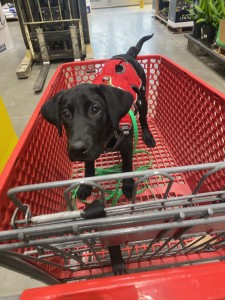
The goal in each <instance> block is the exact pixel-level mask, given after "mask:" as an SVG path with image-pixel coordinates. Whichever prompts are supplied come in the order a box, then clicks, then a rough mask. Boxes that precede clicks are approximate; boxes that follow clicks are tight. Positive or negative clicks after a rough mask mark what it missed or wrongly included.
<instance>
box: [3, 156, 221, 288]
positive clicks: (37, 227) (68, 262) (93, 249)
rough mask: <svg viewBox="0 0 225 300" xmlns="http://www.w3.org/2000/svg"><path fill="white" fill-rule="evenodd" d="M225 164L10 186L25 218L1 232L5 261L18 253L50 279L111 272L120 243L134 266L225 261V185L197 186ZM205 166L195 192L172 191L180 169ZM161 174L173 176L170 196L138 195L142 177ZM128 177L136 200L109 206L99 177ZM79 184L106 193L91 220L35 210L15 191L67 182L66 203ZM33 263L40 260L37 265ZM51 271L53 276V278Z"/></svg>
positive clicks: (82, 213) (128, 262)
mask: <svg viewBox="0 0 225 300" xmlns="http://www.w3.org/2000/svg"><path fill="white" fill-rule="evenodd" d="M224 168H225V163H224V162H220V163H210V164H204V165H194V166H185V167H174V168H168V169H161V170H160V169H159V170H157V171H156V170H148V171H143V172H139V173H138V172H131V173H123V174H113V175H107V176H101V177H100V176H99V177H98V176H96V177H92V178H91V179H90V178H86V179H83V180H80V179H74V180H72V181H64V182H63V181H62V182H54V183H45V184H37V185H34V186H24V187H17V188H14V189H11V190H10V191H9V193H8V195H9V196H10V198H11V199H12V200H13V202H14V203H15V204H16V205H17V206H18V208H17V209H18V210H22V211H23V212H24V213H25V219H24V220H17V219H16V216H15V215H14V216H13V224H14V225H15V226H18V225H19V226H20V227H19V228H17V229H14V230H9V231H4V232H1V233H0V242H1V244H0V262H1V264H3V265H5V266H9V264H12V263H13V262H14V260H15V261H16V263H17V264H18V261H20V262H23V263H24V264H26V265H27V264H28V266H29V268H28V269H29V271H28V273H29V274H30V275H32V272H34V271H37V273H38V275H36V277H37V278H38V279H40V280H43V281H45V282H48V283H49V282H52V280H53V282H55V280H61V281H69V280H80V279H87V278H95V277H102V276H107V275H109V274H112V270H111V266H110V253H109V250H108V249H109V248H108V247H111V246H114V245H120V247H121V251H122V256H123V260H124V262H125V264H126V268H127V271H128V272H130V273H131V272H135V271H143V270H147V269H161V268H166V267H171V266H182V265H187V264H193V263H199V262H207V261H218V260H224V259H225V251H224V247H225V202H224V193H225V192H224V187H221V190H217V191H203V192H201V193H199V191H200V190H201V189H202V187H203V186H204V182H205V181H206V180H207V179H208V178H209V177H210V176H215V175H216V174H217V172H221V171H223V170H224ZM200 171H201V172H202V174H203V175H202V177H201V178H200V180H199V182H198V183H197V184H196V187H195V188H194V189H193V191H192V193H191V194H188V195H185V194H184V195H181V196H177V195H173V193H172V194H171V193H170V191H171V189H172V187H173V176H174V174H176V173H177V172H179V173H186V172H189V173H190V172H200ZM158 174H161V176H165V177H166V178H167V179H168V185H167V187H165V192H164V197H162V199H153V200H151V201H143V202H136V191H137V189H138V184H139V183H141V182H143V181H144V180H150V178H151V177H152V176H154V175H158ZM128 177H135V178H136V185H135V189H134V194H133V198H132V201H131V202H130V204H126V205H120V206H115V207H107V206H105V202H104V189H103V186H102V185H101V184H102V183H104V181H108V180H110V179H111V180H112V179H115V178H120V179H123V178H128ZM137 178H139V179H138V180H137ZM81 183H89V184H92V185H93V186H95V187H97V189H99V190H100V192H101V193H100V195H99V196H98V197H99V199H100V200H96V201H97V202H98V203H100V204H101V206H102V209H103V210H104V213H105V216H104V217H100V218H94V219H89V218H88V217H87V214H86V211H67V212H61V213H56V214H49V215H41V216H32V214H31V213H32V212H30V211H29V210H28V208H27V206H26V205H25V204H22V203H21V202H20V200H19V198H18V196H17V193H20V192H25V191H30V190H38V188H40V189H43V188H54V187H58V186H61V187H67V188H66V189H65V191H64V196H65V200H66V202H67V204H68V203H69V202H68V201H69V192H70V191H71V189H72V188H74V187H75V186H77V185H79V184H81ZM99 183H101V184H99ZM16 215H17V213H16ZM21 225H23V226H24V227H21ZM6 258H7V259H6ZM32 263H33V264H35V265H38V270H37V267H36V266H33V265H32ZM32 268H33V269H35V268H36V269H35V270H33V269H32ZM42 270H43V271H42ZM57 270H58V271H57ZM56 271H57V272H56ZM52 272H53V274H54V278H53V279H52V278H51V277H50V279H49V276H51V273H52ZM57 273H58V274H59V275H58V277H57V276H56V274H57ZM43 274H44V275H43ZM46 274H47V275H46ZM46 276H47V277H46Z"/></svg>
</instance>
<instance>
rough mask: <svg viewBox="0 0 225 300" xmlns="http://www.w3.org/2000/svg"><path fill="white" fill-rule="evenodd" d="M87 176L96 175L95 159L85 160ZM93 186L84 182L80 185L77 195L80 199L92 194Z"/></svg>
mask: <svg viewBox="0 0 225 300" xmlns="http://www.w3.org/2000/svg"><path fill="white" fill-rule="evenodd" d="M84 176H85V177H92V176H95V162H94V161H88V162H85V175H84ZM91 191H92V187H91V186H89V185H85V184H82V185H81V186H80V187H79V190H78V192H77V197H78V198H79V199H82V200H85V199H86V198H87V197H88V196H90V195H91Z"/></svg>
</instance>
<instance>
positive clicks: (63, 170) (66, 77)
mask: <svg viewBox="0 0 225 300" xmlns="http://www.w3.org/2000/svg"><path fill="white" fill-rule="evenodd" d="M138 59H139V61H140V63H141V64H142V66H143V67H144V69H145V72H146V76H147V91H146V92H147V99H148V109H149V110H148V121H149V126H150V128H151V131H152V133H153V135H154V137H155V139H156V143H157V146H156V148H154V149H151V150H149V149H146V146H145V145H144V143H143V141H142V139H141V137H139V142H138V147H139V149H142V150H146V151H147V152H148V154H147V153H146V152H141V153H138V154H136V155H135V156H134V158H133V163H134V169H137V168H138V167H140V166H142V165H143V164H146V163H149V155H150V162H151V164H152V166H151V169H149V170H146V171H136V172H131V173H123V174H113V175H106V176H96V177H93V178H86V179H82V178H83V170H82V167H83V165H82V164H79V163H75V164H71V163H70V162H69V160H68V158H67V149H66V138H65V132H64V134H63V138H60V137H59V136H58V133H57V130H56V129H55V128H54V127H53V126H52V125H50V124H48V123H47V122H46V121H45V120H44V119H43V118H42V117H41V115H40V108H41V106H42V104H43V103H44V102H45V101H47V100H48V99H49V98H50V97H51V96H53V95H54V94H56V93H57V92H58V91H60V90H62V89H68V88H70V87H73V86H75V85H77V84H80V83H83V82H92V81H93V80H94V78H95V77H96V75H97V74H98V73H99V72H100V71H101V68H102V66H103V64H104V62H105V60H97V61H96V60H92V61H85V62H74V63H67V64H63V65H61V66H60V67H59V68H58V70H57V71H56V73H55V75H54V76H53V78H52V80H51V81H50V83H49V85H48V87H47V89H46V91H45V93H44V94H43V96H42V98H41V100H40V102H39V104H38V106H37V108H36V109H35V111H34V113H33V114H32V117H31V119H30V121H29V123H28V125H27V127H26V129H25V131H24V133H23V135H22V136H21V138H20V140H19V143H18V145H17V147H16V148H15V150H14V152H13V154H12V155H11V157H10V159H9V161H8V163H7V165H6V167H5V169H4V171H3V173H2V174H1V178H0V197H1V204H0V213H1V215H2V218H1V223H0V226H1V229H2V232H0V242H2V243H1V245H0V262H1V264H3V265H5V266H6V267H9V266H10V267H11V265H10V264H13V265H14V269H15V270H17V271H21V270H23V272H26V274H28V275H31V274H35V276H36V277H37V278H38V279H39V280H42V281H44V282H47V283H49V284H54V283H62V282H68V281H70V280H78V281H80V280H82V279H92V278H100V277H106V276H109V275H112V270H111V266H110V259H109V253H108V250H107V247H108V246H110V245H114V244H120V245H121V249H122V255H123V258H124V260H125V263H126V267H127V271H128V273H129V274H131V273H135V272H142V271H148V270H151V272H152V273H146V276H147V277H145V278H149V280H151V282H152V285H154V280H153V278H154V275H153V274H155V276H156V275H157V274H160V276H163V274H164V273H163V272H162V271H157V272H156V271H154V270H158V269H167V268H173V270H174V272H177V274H182V272H184V273H183V274H186V269H185V268H184V267H182V268H180V269H179V268H178V267H181V266H186V265H192V264H197V263H204V266H198V267H193V270H198V271H196V274H195V275H196V276H198V274H200V273H201V272H202V271H201V270H203V269H204V270H205V268H209V266H211V269H208V270H211V271H212V274H214V273H213V272H214V271H215V272H217V271H218V267H217V266H218V264H212V265H209V264H207V262H215V261H221V260H224V258H225V251H224V242H225V240H224V237H225V228H224V227H225V225H224V224H225V222H224V221H225V204H224V187H225V177H224V168H225V163H224V162H223V160H224V158H225V150H224V149H225V147H224V146H225V140H224V130H225V122H224V118H225V106H224V105H225V96H224V95H223V94H221V93H219V92H218V91H216V90H215V89H213V88H212V87H210V86H208V85H206V84H205V83H204V82H202V81H201V80H199V79H198V78H196V77H195V76H193V75H192V74H191V73H190V72H188V71H186V70H184V69H182V68H181V67H180V66H178V65H176V64H174V63H173V62H172V61H170V60H168V59H167V58H165V57H163V56H159V55H153V56H140V57H139V58H138ZM149 153H150V154H149ZM119 161H120V156H119V154H118V153H113V154H112V153H110V154H104V155H102V156H101V157H100V158H99V159H98V160H97V161H96V167H107V166H112V165H114V164H116V163H118V162H119ZM128 177H129V178H130V177H134V178H135V180H136V188H137V190H138V189H139V188H141V187H143V185H144V186H145V184H146V182H147V184H148V188H147V189H145V191H143V192H142V193H140V194H136V193H134V195H133V198H132V201H128V200H127V199H126V198H125V197H123V196H122V197H121V198H120V199H119V201H118V204H117V205H116V206H113V207H111V203H106V204H105V201H104V200H105V198H104V190H105V189H106V188H107V189H110V190H113V189H114V188H115V180H116V179H123V178H128ZM81 181H83V182H88V183H89V184H91V185H93V186H95V188H96V189H97V190H100V192H101V193H100V195H99V194H98V192H96V193H95V195H97V196H96V197H98V198H99V197H100V200H101V201H102V202H103V204H104V205H105V211H106V218H103V219H102V218H100V219H96V220H95V219H94V220H85V218H83V215H82V213H80V212H79V211H78V212H76V211H69V212H66V207H67V206H68V201H70V198H69V195H70V191H71V190H72V189H73V188H74V187H75V186H77V185H79V184H80V183H81ZM149 187H150V188H149ZM8 191H9V192H8ZM7 193H8V194H7ZM78 204H79V208H80V210H81V211H82V209H83V208H84V205H83V204H82V203H78ZM16 207H17V209H16V211H15V208H16ZM11 226H13V227H14V229H13V230H12V229H11V228H12V227H11ZM220 264H221V266H222V265H223V263H220ZM214 266H215V268H214ZM25 269H26V271H25ZM191 270H192V267H189V269H187V272H189V274H191V272H192V271H191ZM155 272H156V273H155ZM166 272H167V273H166V274H169V272H170V271H169V270H167V271H166ZM171 272H172V271H171ZM193 272H194V271H193ZM221 272H222V271H221ZM221 272H218V274H220V273H221ZM143 274H144V273H143ZM127 276H128V277H127V279H129V278H130V280H131V277H129V276H131V275H127ZM132 276H134V277H132V278H133V279H132V280H131V281H132V282H134V280H135V276H136V275H132ZM138 276H141V277H140V278H143V277H142V276H144V275H138ZM148 276H149V277H148ZM188 276H189V275H188ZM199 276H200V275H199ZM121 278H126V277H121ZM156 278H157V276H156ZM195 278H196V277H195ZM136 279H137V281H138V277H136ZM212 279H213V278H212ZM113 280H116V279H110V281H109V285H110V284H111V283H112V284H113V282H114V281H113ZM140 280H142V279H140ZM199 280H200V277H199ZM118 281H119V282H121V285H122V282H123V279H118ZM131 281H130V282H131ZM99 282H100V281H99ZM102 282H103V283H102V284H105V282H106V281H105V280H104V279H103V281H102ZM166 282H167V279H166V275H165V285H166ZM93 284H95V285H96V289H97V285H98V283H97V282H96V281H95V283H94V281H93ZM99 284H101V283H99ZM132 284H133V283H132ZM132 284H131V285H132ZM155 284H156V285H157V281H155ZM221 284H222V282H221ZM190 286H191V282H190ZM99 288H100V287H99ZM59 289H60V288H59ZM199 289H201V287H200V288H199ZM220 291H221V294H223V293H224V291H223V290H220ZM82 293H83V292H82ZM87 293H88V290H87ZM82 295H83V294H82ZM214 295H219V293H218V294H214ZM83 296H84V295H83ZM36 299H38V298H36ZM42 299H44V298H42ZM58 299H60V298H58ZM134 299H136V298H134ZM174 299H175V298H174ZM202 299H203V298H202Z"/></svg>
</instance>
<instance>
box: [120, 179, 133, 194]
mask: <svg viewBox="0 0 225 300" xmlns="http://www.w3.org/2000/svg"><path fill="white" fill-rule="evenodd" d="M133 189H134V179H133V178H129V179H124V180H123V186H122V191H123V194H124V196H125V197H126V198H127V199H130V198H131V197H132V193H133Z"/></svg>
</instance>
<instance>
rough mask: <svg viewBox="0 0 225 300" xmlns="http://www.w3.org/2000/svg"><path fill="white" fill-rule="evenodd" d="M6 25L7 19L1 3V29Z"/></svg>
mask: <svg viewBox="0 0 225 300" xmlns="http://www.w3.org/2000/svg"><path fill="white" fill-rule="evenodd" d="M5 26H7V23H6V19H5V14H4V12H3V8H2V6H1V3H0V29H2V28H3V27H5Z"/></svg>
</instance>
